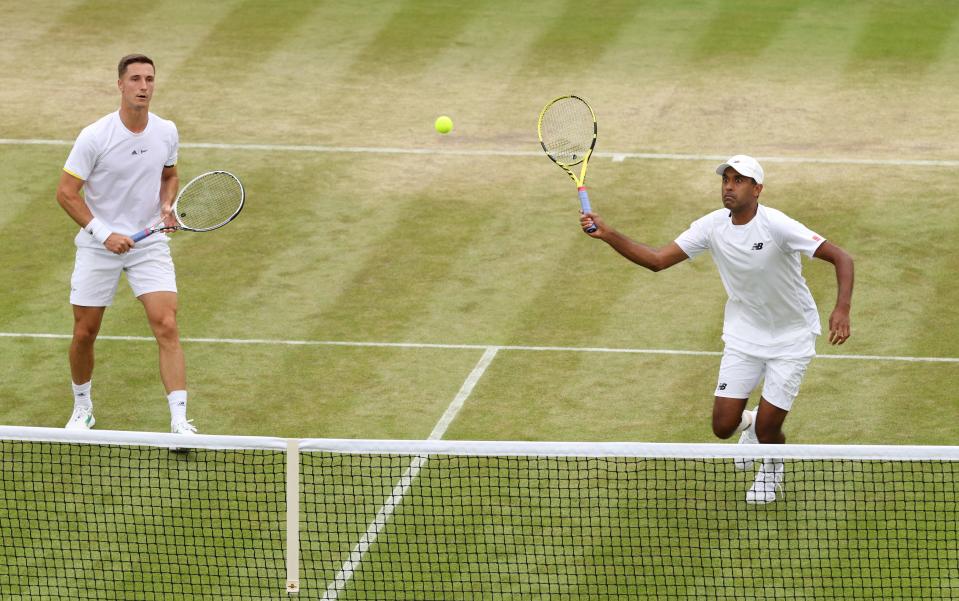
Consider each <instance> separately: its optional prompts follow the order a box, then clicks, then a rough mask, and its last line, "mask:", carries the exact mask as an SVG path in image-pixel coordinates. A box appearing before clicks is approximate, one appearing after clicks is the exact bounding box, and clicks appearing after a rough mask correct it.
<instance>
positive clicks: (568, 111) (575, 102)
mask: <svg viewBox="0 0 959 601" xmlns="http://www.w3.org/2000/svg"><path fill="white" fill-rule="evenodd" d="M536 128H537V130H538V131H539V143H540V144H541V145H542V146H543V150H545V151H546V156H548V157H549V158H550V159H552V160H553V162H554V163H556V164H557V165H559V166H560V167H562V168H563V171H565V172H566V173H568V174H569V176H570V177H571V178H572V179H573V183H575V184H576V188H577V190H579V204H580V207H581V208H582V209H583V213H589V212H590V211H591V208H590V206H589V194H587V193H586V185H585V182H586V166H587V165H588V164H589V156H590V155H591V154H592V153H593V148H594V147H595V146H596V115H595V114H594V113H593V109H592V108H590V106H589V103H587V102H586V101H585V100H583V99H582V98H580V97H579V96H572V95H570V96H560V97H559V98H556V99H554V100H551V101H550V103H549V104H547V105H546V107H545V108H543V111H542V112H541V113H540V114H539V123H538V124H537V127H536ZM577 165H582V166H581V167H580V168H579V177H577V176H576V173H575V172H574V171H573V168H574V167H576V166H577ZM586 231H588V232H590V233H592V232H595V231H596V226H595V225H593V226H590V227H589V229H587V230H586Z"/></svg>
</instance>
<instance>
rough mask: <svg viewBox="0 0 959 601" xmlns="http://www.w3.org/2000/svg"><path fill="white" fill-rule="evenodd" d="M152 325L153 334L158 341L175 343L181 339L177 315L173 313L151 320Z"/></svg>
mask: <svg viewBox="0 0 959 601" xmlns="http://www.w3.org/2000/svg"><path fill="white" fill-rule="evenodd" d="M150 325H151V326H153V333H154V335H156V337H157V340H159V341H161V342H171V341H175V340H178V339H179V337H180V331H179V328H178V327H177V324H176V314H174V313H172V312H171V313H167V314H164V315H162V316H159V317H156V318H155V319H153V320H151V322H150Z"/></svg>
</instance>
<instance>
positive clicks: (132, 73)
mask: <svg viewBox="0 0 959 601" xmlns="http://www.w3.org/2000/svg"><path fill="white" fill-rule="evenodd" d="M154 78H155V75H154V71H153V65H151V64H150V63H133V64H131V65H127V70H126V72H125V73H124V74H123V77H122V78H120V80H119V81H118V82H117V86H118V87H119V88H120V95H121V96H122V98H123V103H124V104H125V105H126V106H128V107H130V108H149V107H150V99H152V98H153V85H154V81H153V80H154Z"/></svg>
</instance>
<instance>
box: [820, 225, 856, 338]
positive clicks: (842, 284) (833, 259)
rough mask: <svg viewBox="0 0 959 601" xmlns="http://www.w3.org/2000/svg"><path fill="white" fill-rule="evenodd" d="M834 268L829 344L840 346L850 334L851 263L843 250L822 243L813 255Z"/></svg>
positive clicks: (827, 242)
mask: <svg viewBox="0 0 959 601" xmlns="http://www.w3.org/2000/svg"><path fill="white" fill-rule="evenodd" d="M813 256H814V257H816V258H817V259H822V260H823V261H829V262H830V263H832V264H833V266H834V267H835V268H836V286H837V293H836V308H835V309H833V311H832V314H831V315H830V316H829V343H830V344H842V343H844V342H846V340H847V339H848V338H849V336H850V335H851V334H852V329H851V327H850V322H849V311H850V309H851V308H852V285H853V279H854V278H853V271H854V269H853V261H852V257H851V256H849V253H847V252H846V251H845V250H843V249H842V248H840V247H839V246H836V245H835V244H832V243H831V242H829V241H826V242H823V243H822V244H821V245H819V248H817V249H816V252H815V253H813Z"/></svg>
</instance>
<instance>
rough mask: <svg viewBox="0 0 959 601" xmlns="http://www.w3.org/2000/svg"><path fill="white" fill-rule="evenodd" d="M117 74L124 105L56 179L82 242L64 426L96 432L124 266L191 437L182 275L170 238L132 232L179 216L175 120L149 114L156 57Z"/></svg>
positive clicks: (123, 64)
mask: <svg viewBox="0 0 959 601" xmlns="http://www.w3.org/2000/svg"><path fill="white" fill-rule="evenodd" d="M117 75H118V78H119V79H118V81H117V87H118V88H119V91H120V108H119V110H117V111H115V112H113V113H110V114H109V115H107V116H105V117H103V118H101V119H99V120H98V121H96V122H95V123H93V124H91V125H89V126H87V127H86V128H84V129H83V131H81V132H80V135H79V136H78V137H77V140H76V142H75V143H74V146H73V149H72V150H71V151H70V155H69V157H68V158H67V161H66V164H65V165H64V166H63V172H62V173H61V174H60V183H59V185H58V186H57V201H58V202H59V203H60V206H62V207H63V209H64V210H65V211H66V212H67V214H68V215H70V217H71V218H73V220H74V221H76V222H77V224H78V225H79V226H80V228H81V229H80V231H79V232H78V233H77V236H76V238H75V239H74V242H75V244H76V247H77V252H76V263H75V266H74V270H73V276H72V277H71V281H70V287H71V291H70V304H71V305H73V317H74V326H73V341H72V342H71V344H70V372H71V375H72V378H73V395H74V407H73V414H72V415H71V416H70V419H69V421H68V422H67V425H66V427H67V428H68V429H89V428H92V427H93V425H94V423H95V420H94V417H93V400H92V393H91V383H92V377H93V364H94V343H95V342H96V338H97V334H98V333H99V331H100V325H101V323H102V321H103V314H104V311H105V310H106V308H107V307H108V306H109V305H110V304H111V303H112V302H113V297H114V295H115V294H116V290H117V285H118V283H119V280H120V275H121V274H122V273H126V275H127V281H128V282H129V283H130V287H131V288H132V289H133V293H134V294H135V295H136V297H137V299H139V300H140V302H141V303H143V307H144V309H145V310H146V314H147V319H148V321H149V323H150V328H151V329H152V330H153V334H154V336H155V337H156V340H157V344H158V346H159V357H160V379H161V381H162V382H163V386H164V388H165V389H166V393H167V401H168V403H169V406H170V416H171V429H172V431H173V432H175V433H179V434H193V433H196V428H194V427H193V424H192V423H191V422H190V421H189V420H187V418H186V401H187V391H186V366H185V361H184V357H183V350H182V348H181V346H180V334H179V329H178V327H177V320H176V312H177V288H176V274H175V271H174V267H173V259H172V258H171V255H170V247H169V244H168V241H169V238H168V237H167V236H166V235H165V234H163V233H159V234H156V235H153V236H150V237H148V238H146V239H144V240H142V241H140V242H139V243H137V244H136V245H134V242H133V240H132V239H131V238H130V236H129V235H130V234H131V233H133V232H137V231H140V230H143V229H145V228H146V227H148V226H152V225H154V224H156V223H159V222H160V220H161V219H162V220H163V221H164V223H166V224H168V225H173V224H174V223H175V218H174V216H173V215H171V213H170V212H171V206H172V205H173V201H174V199H175V198H176V193H177V188H178V187H179V181H180V180H179V177H178V175H177V169H176V162H177V151H178V147H179V135H178V133H177V129H176V125H174V123H173V122H172V121H167V120H166V119H161V118H160V117H158V116H157V115H154V114H153V113H151V112H150V101H151V99H152V98H153V91H154V85H155V69H154V65H153V61H152V60H150V58H149V57H147V56H144V55H142V54H132V55H128V56H125V57H123V58H122V59H120V63H119V65H118V66H117ZM81 191H82V192H83V193H82V194H81Z"/></svg>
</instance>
